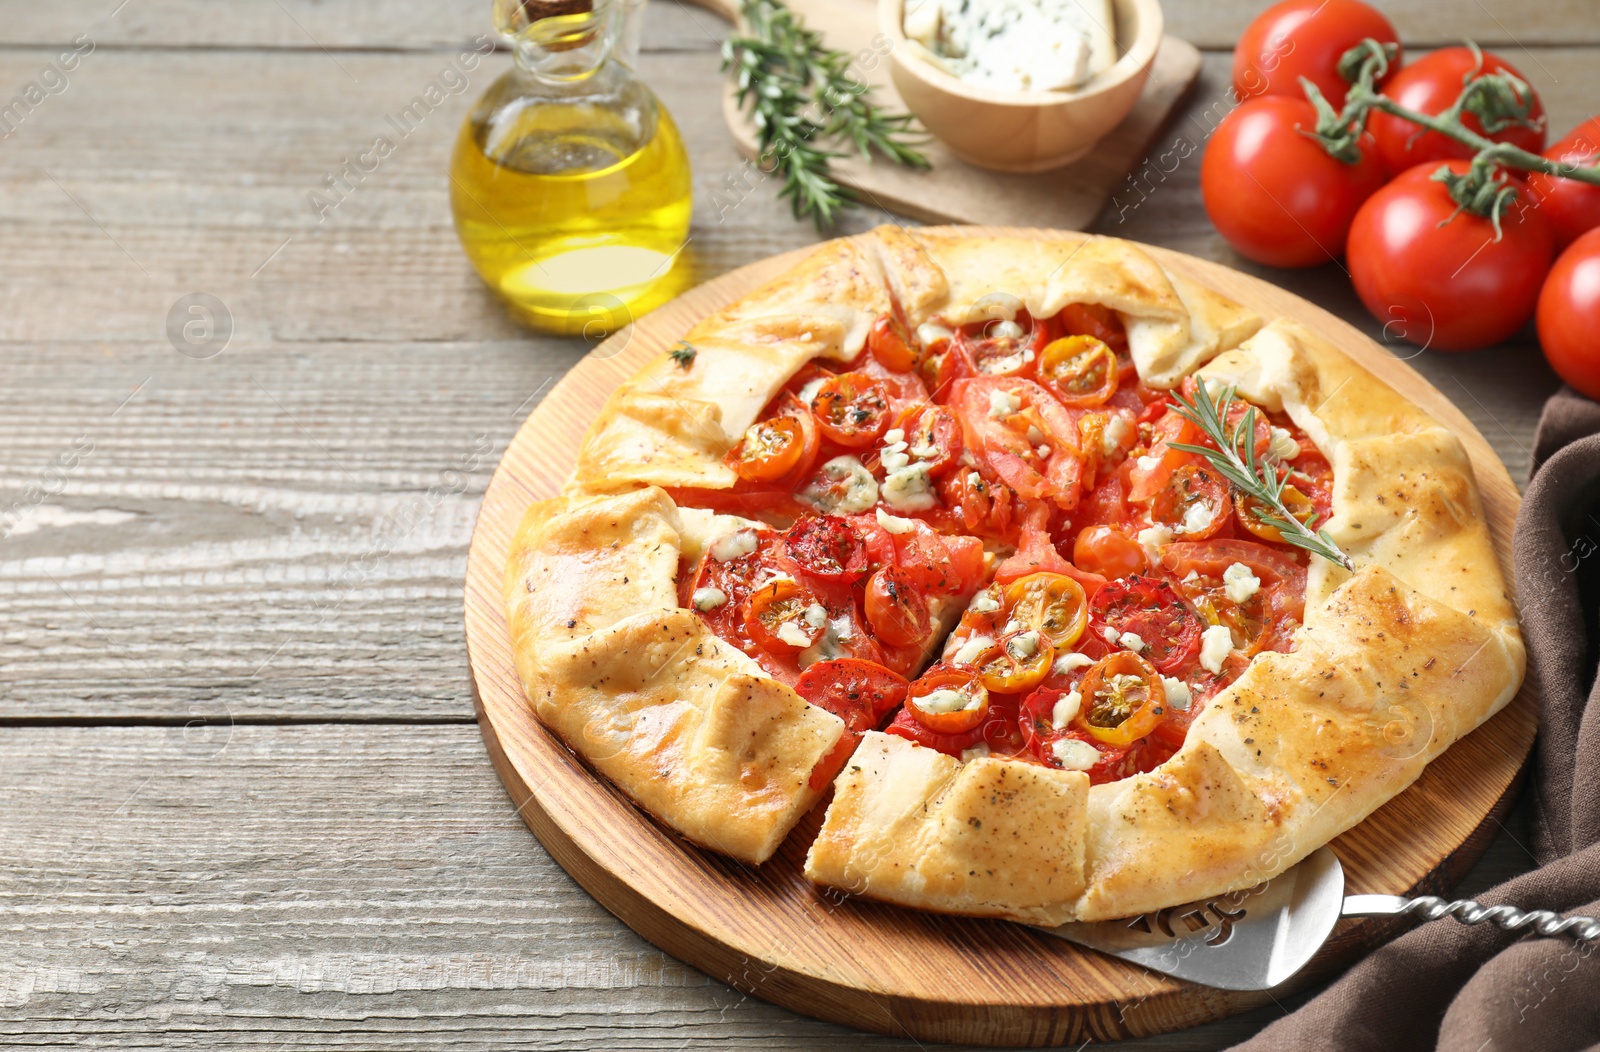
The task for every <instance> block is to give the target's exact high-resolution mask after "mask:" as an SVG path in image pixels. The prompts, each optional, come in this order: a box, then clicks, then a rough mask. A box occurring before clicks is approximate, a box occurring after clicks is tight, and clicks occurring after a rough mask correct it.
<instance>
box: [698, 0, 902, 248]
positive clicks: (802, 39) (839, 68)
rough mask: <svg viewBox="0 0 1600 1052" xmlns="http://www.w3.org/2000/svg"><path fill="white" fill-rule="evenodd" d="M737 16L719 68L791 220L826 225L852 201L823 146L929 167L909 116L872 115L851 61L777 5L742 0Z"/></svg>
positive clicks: (772, 0)
mask: <svg viewBox="0 0 1600 1052" xmlns="http://www.w3.org/2000/svg"><path fill="white" fill-rule="evenodd" d="M739 12H740V15H741V17H742V19H743V21H744V26H745V30H746V35H739V36H731V37H729V38H728V40H727V42H726V43H725V44H723V47H722V66H723V69H728V68H730V67H732V68H735V69H736V70H737V73H736V81H735V83H736V84H737V87H738V98H739V105H740V106H748V107H749V108H750V115H751V118H752V119H753V120H754V121H755V125H756V132H757V135H758V136H759V137H760V143H761V161H762V164H763V166H764V167H766V166H771V168H772V170H775V171H778V172H779V173H781V174H782V176H783V188H782V189H781V190H779V191H778V196H779V197H787V198H789V201H790V205H791V206H792V207H793V209H794V215H795V218H796V219H803V218H805V217H806V216H811V217H812V218H813V219H814V220H815V221H816V224H817V226H818V227H825V226H828V225H830V224H832V223H833V221H834V218H835V213H836V212H838V211H839V210H840V209H841V208H848V207H852V206H854V205H855V204H856V203H857V201H856V198H855V195H854V194H852V193H851V192H850V191H849V190H847V189H845V188H844V187H842V186H840V185H839V184H838V183H837V182H836V181H835V180H834V178H833V172H832V170H831V164H830V162H831V160H832V159H833V158H835V157H842V156H844V154H842V153H840V152H838V151H837V150H832V149H829V148H828V147H826V146H825V145H822V143H823V142H825V141H827V140H831V139H844V140H848V141H849V142H850V143H853V144H854V145H855V148H856V149H857V150H858V151H860V153H861V156H862V157H864V158H866V159H867V160H871V159H872V154H873V151H877V152H878V153H880V154H882V155H883V156H885V157H887V158H888V159H889V160H891V161H894V162H895V163H896V164H903V165H907V166H909V167H912V168H926V167H928V159H927V158H926V157H924V156H923V155H922V154H921V153H918V152H917V150H916V149H915V148H914V147H915V146H916V144H917V142H918V141H919V140H917V139H915V138H913V135H914V132H913V130H912V128H911V119H912V118H911V115H910V114H908V113H885V112H884V111H883V110H881V109H879V108H878V107H877V106H876V105H875V104H874V103H873V102H872V101H871V100H870V99H869V98H868V92H869V91H870V90H871V89H870V88H869V86H868V85H867V83H866V82H865V81H863V80H861V79H860V78H859V77H857V76H855V75H854V74H853V73H851V72H850V64H851V61H852V56H850V55H849V54H846V53H845V52H842V51H834V50H832V49H831V48H828V47H827V46H825V45H824V44H823V43H822V36H821V35H820V34H819V33H817V32H816V31H815V30H811V29H807V28H806V27H805V23H804V22H803V21H801V20H800V19H799V18H798V17H796V16H795V14H794V12H792V11H790V10H789V8H788V7H787V6H785V4H784V3H783V0H741V2H740V5H739Z"/></svg>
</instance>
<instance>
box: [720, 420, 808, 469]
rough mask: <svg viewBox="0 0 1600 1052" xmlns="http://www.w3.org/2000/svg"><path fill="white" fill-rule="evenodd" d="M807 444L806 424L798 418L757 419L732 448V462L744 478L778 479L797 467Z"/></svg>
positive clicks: (730, 464) (729, 460) (733, 467)
mask: <svg viewBox="0 0 1600 1052" xmlns="http://www.w3.org/2000/svg"><path fill="white" fill-rule="evenodd" d="M805 448H806V436H805V431H804V424H803V423H802V421H801V420H799V419H798V418H796V417H792V416H779V417H773V418H772V419H770V420H757V421H756V422H755V423H753V424H751V425H750V426H749V427H748V428H746V429H745V432H744V438H742V439H740V441H739V444H738V445H737V446H734V447H733V448H732V449H731V450H729V451H728V466H729V467H731V468H732V469H733V471H734V474H736V475H738V476H739V477H740V478H742V479H748V480H749V481H751V482H774V481H776V480H778V479H781V478H783V477H784V476H785V475H787V474H789V473H790V472H791V471H793V470H795V468H796V467H797V466H798V465H799V463H800V460H801V457H802V456H803V454H804V452H805Z"/></svg>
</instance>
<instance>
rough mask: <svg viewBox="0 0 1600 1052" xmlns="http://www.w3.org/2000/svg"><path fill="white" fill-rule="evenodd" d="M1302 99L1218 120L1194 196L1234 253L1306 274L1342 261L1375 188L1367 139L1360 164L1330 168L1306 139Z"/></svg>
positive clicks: (1255, 104) (1311, 115)
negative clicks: (1355, 220) (1308, 269)
mask: <svg viewBox="0 0 1600 1052" xmlns="http://www.w3.org/2000/svg"><path fill="white" fill-rule="evenodd" d="M1316 126H1317V111H1316V110H1315V108H1313V107H1312V105H1311V103H1309V102H1307V101H1306V100H1305V99H1303V98H1299V99H1291V98H1284V97H1281V96H1265V97H1262V98H1256V99H1250V100H1249V101H1247V102H1245V103H1243V104H1241V105H1240V106H1239V107H1238V109H1236V110H1234V111H1233V112H1232V113H1230V114H1228V115H1227V116H1226V117H1224V118H1223V119H1222V123H1221V124H1219V125H1217V130H1216V131H1215V132H1213V133H1212V136H1211V141H1210V142H1209V143H1207V144H1206V151H1205V157H1204V158H1203V159H1202V160H1201V162H1200V194H1201V197H1202V199H1203V200H1204V202H1205V206H1206V214H1207V215H1209V216H1210V217H1211V222H1213V223H1214V224H1216V227H1217V231H1218V232H1219V233H1221V234H1222V236H1223V237H1224V238H1226V239H1227V242H1228V244H1230V245H1232V246H1233V247H1234V248H1235V249H1237V250H1238V252H1239V253H1240V254H1241V255H1243V256H1246V257H1248V258H1250V259H1253V260H1255V261H1256V262H1257V263H1266V264H1268V265H1269V266H1274V267H1311V266H1316V265H1317V264H1319V263H1326V262H1327V261H1328V260H1330V259H1337V258H1339V257H1340V256H1342V255H1343V254H1344V251H1345V238H1346V236H1347V235H1348V233H1349V231H1350V222H1351V220H1352V219H1353V218H1355V215H1356V211H1357V209H1359V208H1360V207H1361V203H1362V202H1363V201H1365V200H1366V199H1367V198H1368V197H1370V196H1371V195H1372V194H1373V193H1374V192H1375V191H1376V190H1377V189H1378V188H1379V187H1381V186H1382V185H1383V181H1384V169H1383V165H1382V164H1381V163H1380V162H1379V161H1378V158H1377V155H1376V153H1375V148H1374V144H1373V142H1372V140H1371V137H1370V136H1367V135H1363V136H1362V138H1361V147H1360V148H1361V159H1360V160H1359V161H1357V162H1356V163H1354V164H1346V163H1345V162H1343V161H1340V160H1336V159H1335V158H1333V157H1331V156H1330V155H1329V154H1328V151H1326V150H1324V149H1323V148H1322V146H1321V145H1320V144H1319V143H1318V142H1317V140H1316V139H1314V138H1312V137H1311V136H1310V135H1309V133H1310V132H1312V131H1314V130H1315V129H1316Z"/></svg>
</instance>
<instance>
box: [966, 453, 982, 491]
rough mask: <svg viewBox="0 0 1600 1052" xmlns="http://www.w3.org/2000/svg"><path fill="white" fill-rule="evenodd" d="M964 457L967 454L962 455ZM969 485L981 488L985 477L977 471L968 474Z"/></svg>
mask: <svg viewBox="0 0 1600 1052" xmlns="http://www.w3.org/2000/svg"><path fill="white" fill-rule="evenodd" d="M962 455H963V456H965V455H966V454H962ZM967 485H969V486H981V485H983V476H982V475H980V474H978V473H977V472H976V471H969V472H967Z"/></svg>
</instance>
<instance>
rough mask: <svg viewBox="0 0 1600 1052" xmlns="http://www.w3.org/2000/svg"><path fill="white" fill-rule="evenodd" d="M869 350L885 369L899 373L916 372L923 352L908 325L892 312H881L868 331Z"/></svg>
mask: <svg viewBox="0 0 1600 1052" xmlns="http://www.w3.org/2000/svg"><path fill="white" fill-rule="evenodd" d="M867 350H869V351H871V352H872V356H873V357H874V358H876V359H877V360H878V364H880V365H882V366H883V367H884V368H885V369H888V370H890V371H892V372H897V373H910V372H915V371H916V369H917V367H918V366H919V365H921V364H922V354H921V352H920V351H919V350H918V349H917V345H916V342H915V341H913V340H912V339H911V335H910V334H909V333H908V332H906V327H905V326H904V325H902V324H901V323H900V320H899V319H898V318H896V317H895V316H894V315H892V314H880V315H878V320H877V321H875V322H873V323H872V329H871V330H870V331H869V332H868V333H867Z"/></svg>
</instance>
